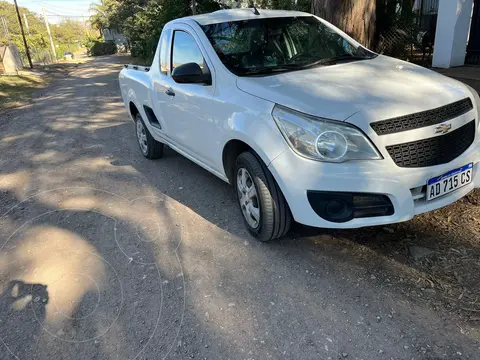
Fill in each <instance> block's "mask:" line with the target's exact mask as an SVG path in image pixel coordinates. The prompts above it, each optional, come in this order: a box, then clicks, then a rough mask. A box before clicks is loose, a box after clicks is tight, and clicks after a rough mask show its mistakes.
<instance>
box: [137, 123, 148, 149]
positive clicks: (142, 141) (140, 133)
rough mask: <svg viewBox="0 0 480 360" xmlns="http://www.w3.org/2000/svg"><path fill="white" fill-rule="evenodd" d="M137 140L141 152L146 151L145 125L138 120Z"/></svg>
mask: <svg viewBox="0 0 480 360" xmlns="http://www.w3.org/2000/svg"><path fill="white" fill-rule="evenodd" d="M137 140H138V145H140V150H142V153H144V154H147V153H148V143H147V133H146V131H145V127H144V126H143V124H142V122H141V121H140V120H137Z"/></svg>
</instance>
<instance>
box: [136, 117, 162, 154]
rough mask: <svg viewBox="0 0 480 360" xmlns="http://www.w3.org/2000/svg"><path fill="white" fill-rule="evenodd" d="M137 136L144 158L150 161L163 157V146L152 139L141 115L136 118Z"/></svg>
mask: <svg viewBox="0 0 480 360" xmlns="http://www.w3.org/2000/svg"><path fill="white" fill-rule="evenodd" d="M135 134H136V136H137V143H138V147H139V148H140V151H141V152H142V154H143V156H145V157H146V158H147V159H150V160H153V159H159V158H161V157H162V156H163V144H162V143H161V142H159V141H157V140H155V139H154V138H153V137H152V134H150V131H148V128H147V127H146V126H145V123H144V122H143V119H142V116H141V115H140V114H137V115H136V116H135Z"/></svg>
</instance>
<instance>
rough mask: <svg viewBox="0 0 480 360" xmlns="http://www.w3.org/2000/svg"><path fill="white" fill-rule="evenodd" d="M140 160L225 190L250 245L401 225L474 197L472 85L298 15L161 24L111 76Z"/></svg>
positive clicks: (476, 140)
mask: <svg viewBox="0 0 480 360" xmlns="http://www.w3.org/2000/svg"><path fill="white" fill-rule="evenodd" d="M120 87H121V92H122V96H123V100H124V103H125V106H126V108H127V109H128V111H129V112H130V115H131V117H132V119H133V120H134V121H135V123H136V126H135V128H136V135H137V139H138V143H139V146H140V150H141V151H142V153H143V155H144V156H145V157H146V158H148V159H154V158H159V157H161V156H162V154H163V146H164V145H168V146H170V147H171V148H172V149H174V150H176V151H178V152H179V153H180V154H183V155H184V156H186V157H187V158H189V159H190V160H192V161H194V162H195V163H197V164H198V165H200V166H202V167H204V168H205V169H206V170H208V171H210V172H212V173H213V174H215V175H216V176H218V177H219V178H221V179H223V180H225V181H227V182H229V183H231V184H232V185H233V186H234V188H235V192H236V194H237V197H238V203H239V205H240V209H241V212H242V214H243V217H244V220H245V225H246V226H247V228H248V230H249V231H250V233H251V234H252V235H253V236H255V237H257V238H258V239H260V240H261V241H268V240H271V239H275V238H278V237H281V236H282V235H284V234H285V233H286V232H287V231H288V229H289V227H290V224H291V222H292V220H293V219H294V220H295V221H297V222H299V223H302V224H306V225H310V226H316V227H324V228H357V227H363V226H371V225H381V224H389V223H395V222H400V221H406V220H409V219H411V218H412V217H413V216H415V215H417V214H420V213H423V212H426V211H431V210H434V209H438V208H440V207H443V206H445V205H448V204H451V203H452V202H454V201H456V200H458V199H460V198H461V197H463V196H465V195H466V194H468V193H469V192H470V191H472V190H473V189H474V188H475V187H480V162H479V161H480V128H479V117H480V116H479V115H480V114H479V106H480V99H479V96H478V94H477V93H476V91H475V90H473V89H472V88H470V87H468V86H466V85H464V84H462V83H460V82H458V81H456V80H453V79H450V78H447V77H444V76H442V75H439V74H437V73H436V72H433V71H430V70H427V69H425V68H422V67H419V66H416V65H413V64H411V63H407V62H404V61H400V60H397V59H393V58H389V57H386V56H382V55H378V54H375V53H373V52H372V51H370V50H368V49H366V48H364V47H363V46H361V45H360V44H359V43H357V42H356V41H355V40H353V39H352V38H351V37H349V36H348V35H346V34H345V33H343V32H342V31H341V30H339V29H337V28H336V27H334V26H333V25H331V24H329V23H328V22H326V21H324V20H322V19H320V18H318V17H316V16H313V15H311V14H307V13H302V12H293V11H273V10H257V9H235V10H222V11H217V12H214V13H210V14H203V15H198V16H191V17H186V18H182V19H177V20H174V21H172V22H170V23H168V24H167V25H166V26H165V27H164V28H163V31H162V35H161V38H160V41H159V44H158V47H157V53H156V55H155V59H154V61H153V63H152V65H151V66H150V67H148V68H147V67H141V66H135V65H126V66H125V68H124V69H123V70H122V71H121V73H120Z"/></svg>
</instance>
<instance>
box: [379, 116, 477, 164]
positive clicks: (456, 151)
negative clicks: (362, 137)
mask: <svg viewBox="0 0 480 360" xmlns="http://www.w3.org/2000/svg"><path fill="white" fill-rule="evenodd" d="M474 139H475V120H472V121H470V122H469V123H468V124H466V125H464V126H462V127H460V128H458V129H456V130H454V131H452V132H450V133H448V134H446V135H441V136H436V137H433V138H428V139H423V140H419V141H412V142H408V143H403V144H397V145H390V146H387V151H388V153H389V154H390V156H391V157H392V159H393V161H395V164H397V165H398V166H400V167H409V168H414V167H426V166H434V165H440V164H446V163H448V162H450V161H452V160H453V159H455V158H456V157H458V156H460V155H461V154H462V153H463V152H464V151H465V150H467V149H468V147H469V146H470V145H471V144H472V143H473V140H474Z"/></svg>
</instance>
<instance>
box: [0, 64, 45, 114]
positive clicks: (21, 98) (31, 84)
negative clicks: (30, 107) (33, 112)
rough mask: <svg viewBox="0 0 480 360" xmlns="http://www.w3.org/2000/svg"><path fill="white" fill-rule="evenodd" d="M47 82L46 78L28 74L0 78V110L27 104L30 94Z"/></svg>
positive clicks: (30, 97)
mask: <svg viewBox="0 0 480 360" xmlns="http://www.w3.org/2000/svg"><path fill="white" fill-rule="evenodd" d="M48 81H49V78H48V77H47V76H39V75H36V74H30V73H25V74H19V75H2V76H0V110H3V109H9V108H13V107H18V106H22V105H25V104H28V103H29V102H30V100H31V99H32V94H33V93H34V92H35V91H37V90H38V89H41V88H43V87H44V86H46V85H47V84H48Z"/></svg>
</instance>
